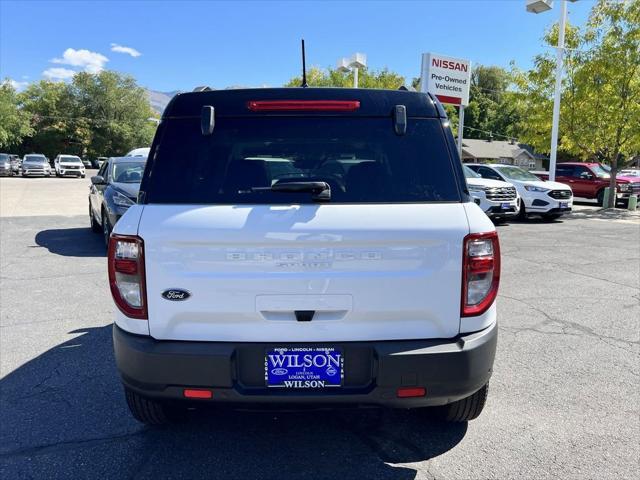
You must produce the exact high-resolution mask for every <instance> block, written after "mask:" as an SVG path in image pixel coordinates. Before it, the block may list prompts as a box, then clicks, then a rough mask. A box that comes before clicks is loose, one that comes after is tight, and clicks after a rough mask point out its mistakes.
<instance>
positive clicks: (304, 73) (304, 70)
mask: <svg viewBox="0 0 640 480" xmlns="http://www.w3.org/2000/svg"><path fill="white" fill-rule="evenodd" d="M300 86H301V87H302V88H307V87H308V86H309V85H307V61H306V55H305V53H304V38H303V39H302V85H300Z"/></svg>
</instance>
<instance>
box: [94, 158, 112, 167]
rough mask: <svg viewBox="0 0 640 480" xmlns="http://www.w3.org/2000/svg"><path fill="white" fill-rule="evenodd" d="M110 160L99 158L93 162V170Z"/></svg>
mask: <svg viewBox="0 0 640 480" xmlns="http://www.w3.org/2000/svg"><path fill="white" fill-rule="evenodd" d="M107 160H109V157H98V158H96V159H95V160H93V168H100V167H101V166H102V164H103V163H104V162H106V161H107Z"/></svg>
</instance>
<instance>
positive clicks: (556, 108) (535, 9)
mask: <svg viewBox="0 0 640 480" xmlns="http://www.w3.org/2000/svg"><path fill="white" fill-rule="evenodd" d="M569 1H571V2H575V1H577V0H569ZM561 3H562V5H561V7H560V23H559V25H558V47H557V60H556V87H555V92H554V94H553V119H552V123H551V153H550V155H549V180H551V181H552V182H553V181H554V180H555V179H556V158H557V156H558V128H559V125H560V96H561V90H562V70H563V68H564V31H565V27H566V24H567V0H561ZM551 8H553V0H527V12H531V13H542V12H546V11H547V10H550V9H551Z"/></svg>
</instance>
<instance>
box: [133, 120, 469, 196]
mask: <svg viewBox="0 0 640 480" xmlns="http://www.w3.org/2000/svg"><path fill="white" fill-rule="evenodd" d="M159 135H161V137H160V142H159V144H158V147H157V149H156V153H155V157H154V158H153V160H152V161H151V162H150V163H151V165H150V168H149V169H148V171H147V176H148V178H146V179H145V181H144V182H143V190H144V191H145V192H146V202H147V203H198V204H201V203H205V204H291V203H311V202H312V198H311V193H309V192H296V193H292V192H275V191H272V190H270V187H271V186H272V185H273V184H275V183H276V182H300V181H324V182H326V183H328V184H329V186H330V187H331V202H332V203H402V202H407V203H416V202H457V201H460V193H459V191H458V186H457V182H456V178H455V176H454V172H453V166H452V163H451V159H450V157H449V153H448V150H447V147H446V139H445V136H444V133H443V130H442V127H441V126H440V123H439V120H437V119H410V120H409V123H408V127H407V132H406V134H405V135H402V136H399V135H396V133H395V132H394V129H393V123H392V121H391V119H390V118H370V117H368V118H363V117H359V118H357V117H351V118H349V117H293V116H288V117H287V116H282V117H277V116H270V117H266V116H265V117H262V118H261V117H249V118H247V117H244V118H233V117H228V118H218V119H216V125H215V129H214V132H213V134H212V135H211V136H203V135H202V134H201V133H200V120H199V119H170V120H165V121H164V122H163V125H162V129H161V131H160V132H159Z"/></svg>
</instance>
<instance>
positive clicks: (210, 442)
mask: <svg viewBox="0 0 640 480" xmlns="http://www.w3.org/2000/svg"><path fill="white" fill-rule="evenodd" d="M71 334H73V335H74V336H75V338H73V339H71V340H69V341H67V342H65V343H62V344H60V345H58V346H56V347H54V348H52V349H50V350H48V351H47V352H45V353H43V354H42V355H40V356H39V357H37V358H35V359H33V360H32V361H30V362H28V363H26V364H24V365H23V366H21V367H19V368H18V369H17V370H15V371H14V372H12V373H10V374H9V375H7V376H6V377H5V378H3V379H2V380H0V411H2V420H1V423H0V430H1V435H0V438H1V444H0V475H1V476H2V478H11V479H18V478H96V477H99V478H121V477H127V478H130V477H136V478H196V477H199V478H225V479H228V478H340V479H342V478H389V479H412V478H414V477H415V476H416V470H415V469H414V468H411V467H408V466H402V465H398V466H394V465H389V464H403V463H412V462H420V461H424V460H428V459H430V458H433V457H435V456H438V455H440V454H442V453H444V452H446V451H448V450H450V449H451V448H453V447H454V446H456V445H457V444H458V443H459V442H460V441H461V440H462V438H463V437H464V436H465V433H466V430H467V424H466V423H463V424H444V423H439V422H435V421H433V420H430V419H429V417H428V415H427V414H426V413H425V412H422V411H407V410H402V411H397V410H393V411H391V410H379V409H371V410H334V411H331V410H320V411H302V412H274V411H270V412H247V411H239V410H238V411H236V410H229V409H225V410H215V411H214V410H203V411H197V412H191V414H192V415H191V416H190V419H189V421H188V422H187V423H185V424H181V425H177V426H170V427H163V428H150V427H145V426H142V425H141V424H139V423H137V422H135V421H134V420H133V419H132V418H131V417H130V415H129V412H128V410H127V407H126V404H125V401H124V395H123V393H122V389H121V386H120V381H119V379H118V374H117V371H116V369H115V366H114V362H113V358H112V341H111V326H110V325H109V326H105V327H99V328H90V329H86V330H82V331H75V332H71Z"/></svg>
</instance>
